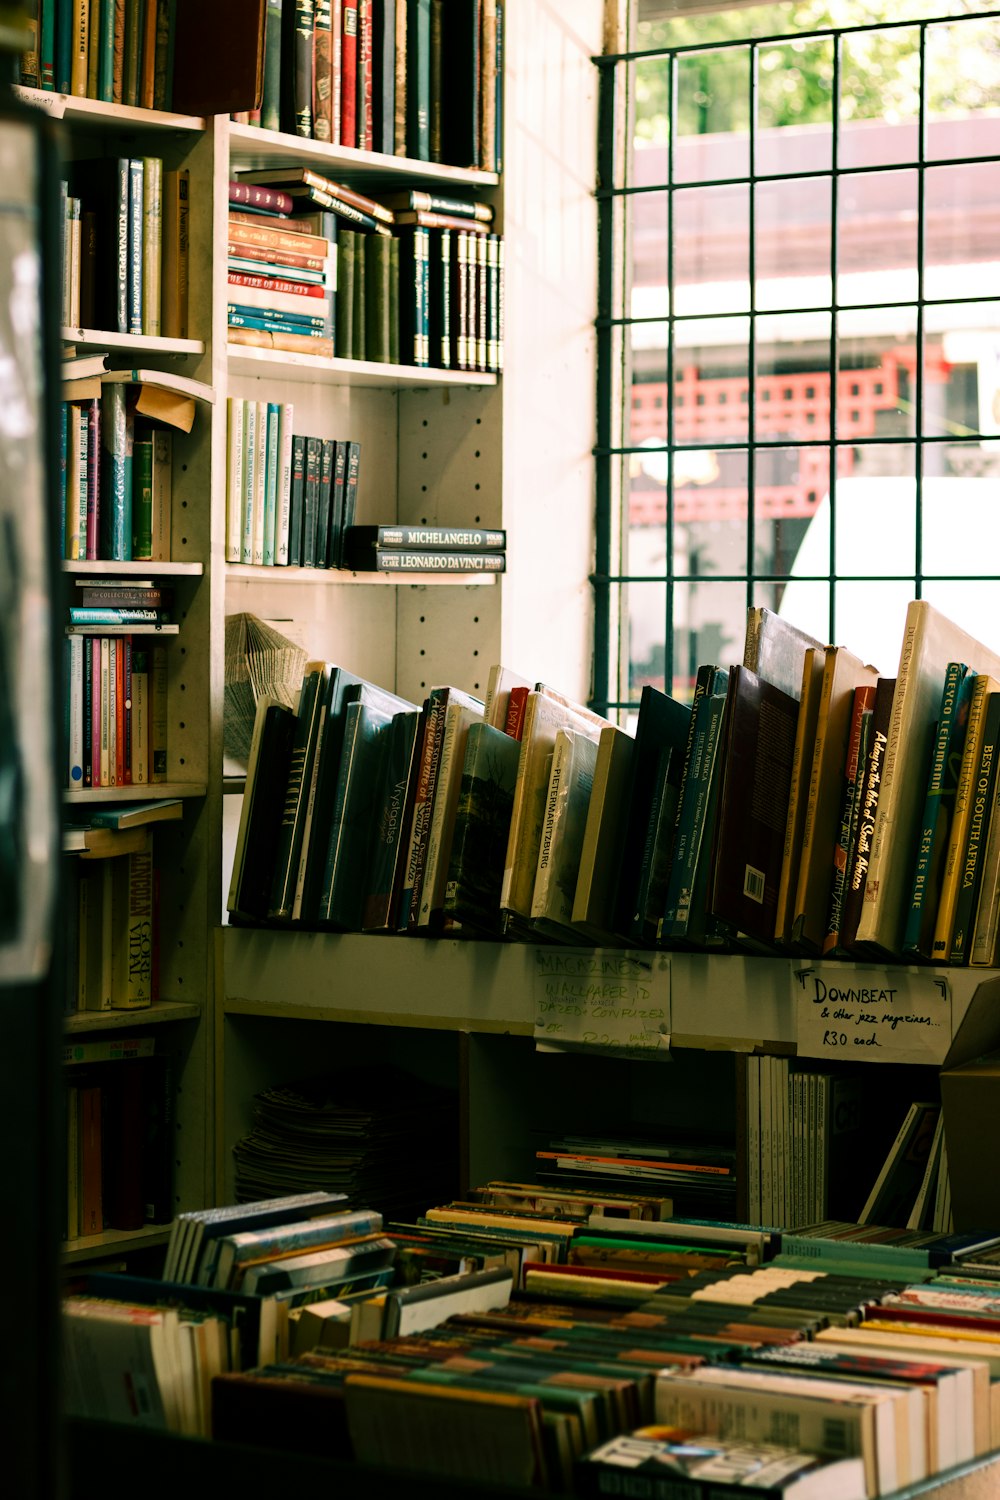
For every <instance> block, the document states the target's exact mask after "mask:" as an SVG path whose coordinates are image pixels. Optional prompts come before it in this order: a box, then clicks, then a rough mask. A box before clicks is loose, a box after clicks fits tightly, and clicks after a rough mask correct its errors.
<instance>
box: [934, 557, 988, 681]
mask: <svg viewBox="0 0 1000 1500" xmlns="http://www.w3.org/2000/svg"><path fill="white" fill-rule="evenodd" d="M923 597H924V598H925V599H929V600H930V602H931V603H932V604H933V605H934V606H935V607H936V608H937V609H939V610H940V611H941V613H942V614H945V615H947V616H948V618H949V620H954V622H955V624H956V625H961V627H962V629H963V630H967V631H968V632H969V634H970V635H971V636H974V637H975V639H976V640H977V641H982V642H983V643H984V645H987V646H990V647H995V646H996V641H997V584H996V582H995V581H992V582H989V581H986V582H975V581H972V580H970V579H968V578H962V579H958V580H956V581H955V582H949V581H947V580H940V581H939V580H937V579H933V580H929V581H928V582H927V583H926V584H925V585H924V589H923ZM973 665H975V663H973Z"/></svg>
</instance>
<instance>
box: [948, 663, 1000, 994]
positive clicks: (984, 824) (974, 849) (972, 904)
mask: <svg viewBox="0 0 1000 1500" xmlns="http://www.w3.org/2000/svg"><path fill="white" fill-rule="evenodd" d="M983 726H984V727H983V741H982V749H981V751H980V754H979V764H978V766H977V767H976V771H975V775H974V777H973V781H972V789H971V807H970V811H969V825H968V833H967V834H966V842H965V851H964V856H963V859H962V861H961V864H960V867H959V888H958V896H957V899H956V902H955V921H954V926H953V929H952V936H951V952H950V954H949V955H948V962H949V963H952V964H966V963H968V962H969V956H970V951H971V948H972V927H973V920H974V917H975V912H976V903H977V900H978V897H979V889H980V882H981V879H982V873H983V857H982V856H983V847H984V843H985V839H986V832H987V828H988V817H989V811H990V808H991V807H992V805H993V788H994V783H995V782H996V775H997V764H996V749H997V734H998V732H1000V691H992V692H990V693H988V694H987V698H986V710H985V714H984V718H983Z"/></svg>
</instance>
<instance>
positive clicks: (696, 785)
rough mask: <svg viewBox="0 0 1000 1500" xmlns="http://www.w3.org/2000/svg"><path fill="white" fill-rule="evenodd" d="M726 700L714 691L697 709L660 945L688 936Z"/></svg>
mask: <svg viewBox="0 0 1000 1500" xmlns="http://www.w3.org/2000/svg"><path fill="white" fill-rule="evenodd" d="M725 700H726V694H725V693H724V692H723V693H720V692H715V691H713V692H711V693H707V694H706V695H705V696H704V697H703V698H702V699H701V700H700V702H699V703H698V706H697V708H696V709H695V726H694V737H693V739H692V742H691V758H690V760H689V762H688V764H687V766H686V768H685V773H684V785H683V789H682V792H681V801H680V809H679V814H678V824H677V842H676V846H675V849H674V861H673V868H672V869H671V872H670V883H669V886H668V888H667V898H666V901H665V903H664V909H663V914H662V916H661V917H660V922H659V929H658V934H657V936H658V939H659V941H660V942H661V943H662V942H670V941H674V940H676V939H678V938H684V937H685V936H686V934H687V927H688V916H689V914H690V911H691V903H692V893H693V887H694V882H695V876H696V874H697V868H698V859H699V856H700V851H701V845H702V839H703V835H704V829H705V818H706V814H707V801H708V792H709V787H710V784H711V778H712V772H713V770H714V767H715V760H716V752H717V749H718V743H719V734H720V731H721V728H722V714H723V709H724V707H725Z"/></svg>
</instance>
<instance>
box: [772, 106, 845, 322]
mask: <svg viewBox="0 0 1000 1500" xmlns="http://www.w3.org/2000/svg"><path fill="white" fill-rule="evenodd" d="M787 133H788V132H786V134H787ZM830 191H831V190H830V178H828V177H804V178H803V177H798V178H795V179H793V180H791V181H788V182H759V183H757V185H756V187H755V189H754V256H755V260H754V276H755V287H754V296H755V298H756V305H757V308H758V311H762V312H763V311H768V310H770V309H772V308H781V307H789V308H791V307H829V305H830V300H831V297H830V286H831V282H830Z"/></svg>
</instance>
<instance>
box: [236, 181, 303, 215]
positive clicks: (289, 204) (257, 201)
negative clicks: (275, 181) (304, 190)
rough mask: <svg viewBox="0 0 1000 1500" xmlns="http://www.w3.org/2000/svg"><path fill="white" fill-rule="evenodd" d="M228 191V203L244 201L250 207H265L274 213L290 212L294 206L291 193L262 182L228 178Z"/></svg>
mask: <svg viewBox="0 0 1000 1500" xmlns="http://www.w3.org/2000/svg"><path fill="white" fill-rule="evenodd" d="M228 193H229V202H230V203H245V204H247V205H248V206H250V207H251V208H263V209H267V210H268V212H269V213H272V214H275V215H281V214H290V213H291V212H292V209H293V208H294V207H295V200H294V198H293V197H292V195H291V193H286V192H284V191H283V189H281V188H276V187H267V186H265V185H264V184H262V183H257V182H244V181H242V180H241V179H240V178H236V179H235V180H230V183H229V190H228Z"/></svg>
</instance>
